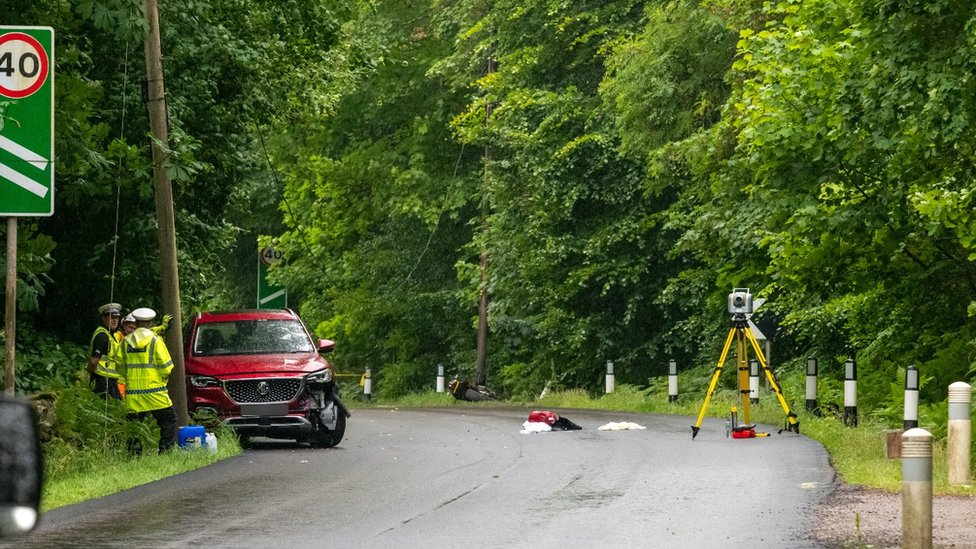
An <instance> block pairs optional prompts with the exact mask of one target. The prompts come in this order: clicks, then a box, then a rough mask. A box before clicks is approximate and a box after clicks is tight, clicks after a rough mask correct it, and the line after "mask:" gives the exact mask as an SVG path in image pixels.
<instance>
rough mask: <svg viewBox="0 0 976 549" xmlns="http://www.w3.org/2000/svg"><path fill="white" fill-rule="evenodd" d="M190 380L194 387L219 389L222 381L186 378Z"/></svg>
mask: <svg viewBox="0 0 976 549" xmlns="http://www.w3.org/2000/svg"><path fill="white" fill-rule="evenodd" d="M186 378H187V379H189V380H190V385H193V386H194V387H198V388H202V387H219V386H220V380H219V379H217V378H215V377H210V376H186Z"/></svg>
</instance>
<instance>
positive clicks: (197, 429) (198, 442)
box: [179, 425, 207, 448]
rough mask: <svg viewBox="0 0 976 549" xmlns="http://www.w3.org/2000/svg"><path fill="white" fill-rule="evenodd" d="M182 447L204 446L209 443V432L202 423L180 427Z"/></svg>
mask: <svg viewBox="0 0 976 549" xmlns="http://www.w3.org/2000/svg"><path fill="white" fill-rule="evenodd" d="M179 444H180V448H202V447H203V446H206V444H207V433H206V431H205V430H204V428H203V427H202V426H200V425H187V426H186V427H180V434H179Z"/></svg>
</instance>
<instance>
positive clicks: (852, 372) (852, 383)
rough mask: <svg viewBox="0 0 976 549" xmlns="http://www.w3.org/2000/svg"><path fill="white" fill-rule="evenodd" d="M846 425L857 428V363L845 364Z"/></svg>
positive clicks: (851, 361)
mask: <svg viewBox="0 0 976 549" xmlns="http://www.w3.org/2000/svg"><path fill="white" fill-rule="evenodd" d="M844 425H848V426H850V427H857V362H854V359H853V358H849V359H847V362H845V363H844Z"/></svg>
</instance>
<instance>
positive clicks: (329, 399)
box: [184, 309, 351, 448]
mask: <svg viewBox="0 0 976 549" xmlns="http://www.w3.org/2000/svg"><path fill="white" fill-rule="evenodd" d="M184 349H185V353H186V361H185V363H186V377H187V384H186V390H187V404H188V405H189V408H190V413H191V414H192V413H200V414H201V415H206V416H213V417H216V418H217V420H218V421H219V422H220V423H222V424H223V425H226V426H228V427H233V428H234V429H235V430H236V431H237V434H238V435H239V436H240V437H241V439H242V440H246V439H247V438H248V437H251V436H264V437H270V438H279V439H280V438H290V439H295V440H297V441H298V442H308V443H310V444H312V445H313V446H319V447H323V448H329V447H332V446H335V445H336V444H339V441H341V440H342V437H343V435H344V434H345V432H346V418H348V417H350V415H351V414H350V413H349V410H347V409H346V406H345V405H344V404H343V403H342V400H340V398H339V388H338V386H337V384H336V382H335V379H334V374H333V372H332V368H331V367H330V366H329V363H328V362H327V361H326V360H325V358H323V357H322V356H320V355H323V354H326V353H329V352H331V351H332V350H333V349H335V342H333V341H330V340H328V339H320V340H318V341H317V343H315V342H313V340H312V337H311V336H310V335H309V333H308V330H307V329H306V328H305V325H304V324H303V323H302V321H301V319H300V318H299V317H298V315H296V314H295V313H294V312H292V311H291V310H289V309H276V310H249V311H231V312H209V313H207V312H205V313H198V314H197V315H195V316H194V317H193V319H192V320H191V321H190V325H189V327H188V328H187V330H186V342H185V345H184Z"/></svg>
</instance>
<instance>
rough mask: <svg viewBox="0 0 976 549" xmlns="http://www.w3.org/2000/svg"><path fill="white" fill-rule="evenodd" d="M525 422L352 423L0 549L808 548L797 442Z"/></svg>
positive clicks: (89, 507) (601, 417) (379, 414)
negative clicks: (335, 439) (336, 441)
mask: <svg viewBox="0 0 976 549" xmlns="http://www.w3.org/2000/svg"><path fill="white" fill-rule="evenodd" d="M528 412H529V410H528V409H493V408H492V409H490V408H480V407H471V406H463V405H458V406H456V407H452V408H446V409H425V410H415V409H410V410H383V409H369V410H355V411H354V414H353V417H352V418H351V419H350V421H349V424H348V429H347V431H346V438H345V439H344V440H343V442H342V443H341V444H340V445H339V446H338V447H336V448H331V449H327V450H323V449H311V448H307V447H304V446H299V445H297V444H291V443H287V442H278V441H274V442H272V441H267V442H262V443H258V444H256V445H255V447H253V448H251V449H249V450H248V451H246V452H245V453H244V454H243V455H241V456H239V457H236V458H232V459H229V460H224V461H222V462H220V463H217V464H215V465H212V466H210V467H207V468H205V469H201V470H197V471H192V472H190V473H187V474H184V475H180V476H178V477H173V478H169V479H165V480H162V481H158V482H154V483H151V484H148V485H145V486H140V487H137V488H134V489H131V490H127V491H125V492H121V493H119V494H115V495H113V496H109V497H105V498H101V499H98V500H94V501H90V502H86V503H82V504H78V505H73V506H69V507H64V508H61V509H55V510H53V511H51V512H49V513H47V514H45V515H44V516H43V517H42V522H41V526H40V527H39V529H38V530H36V531H35V532H34V533H33V534H32V535H31V536H29V537H27V538H21V539H17V540H15V541H13V540H12V541H8V542H6V544H0V547H17V548H19V549H27V548H31V547H39V548H53V547H85V548H91V547H180V548H183V547H235V548H251V547H254V548H262V549H266V548H276V547H343V548H345V547H369V548H381V547H391V548H392V547H396V548H412V547H424V548H439V547H465V548H470V547H505V548H513V547H531V548H548V547H552V548H567V547H600V548H608V547H695V548H701V547H709V548H722V547H729V548H739V547H759V548H762V547H790V548H804V547H817V544H816V543H815V542H814V541H812V540H811V539H809V535H810V528H812V527H813V525H814V524H815V510H816V508H817V506H818V504H820V502H821V501H823V499H824V498H825V497H826V496H828V495H829V494H830V493H831V492H832V491H833V490H834V488H835V486H834V484H833V482H834V473H833V470H832V469H831V467H830V465H829V463H828V459H827V454H826V452H825V451H824V449H823V447H822V446H820V445H819V444H818V443H816V442H814V441H812V440H811V439H808V438H806V437H803V436H797V435H795V434H793V433H784V434H781V435H778V434H776V433H775V430H773V428H772V427H767V428H766V429H765V430H767V431H770V432H771V433H772V435H771V436H770V437H767V438H756V439H741V440H734V439H727V438H725V423H724V420H717V419H715V420H713V419H708V420H706V421H705V423H704V424H703V426H702V430H701V432H700V433H699V435H698V437H697V439H696V440H694V441H692V439H691V429H690V425H691V423H692V420H691V419H690V418H687V417H676V416H658V415H648V414H621V413H616V412H593V411H579V410H557V413H559V414H560V415H562V416H565V417H567V418H568V419H570V420H571V421H573V422H575V423H577V424H579V425H580V426H582V427H583V430H580V431H569V432H552V433H540V434H531V435H523V434H520V433H519V431H520V429H521V427H522V422H523V421H525V419H526V417H527V415H528ZM611 421H633V422H637V423H639V424H641V425H643V426H645V427H647V429H646V430H632V431H598V430H597V428H598V427H599V426H601V425H604V424H606V423H608V422H611Z"/></svg>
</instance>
